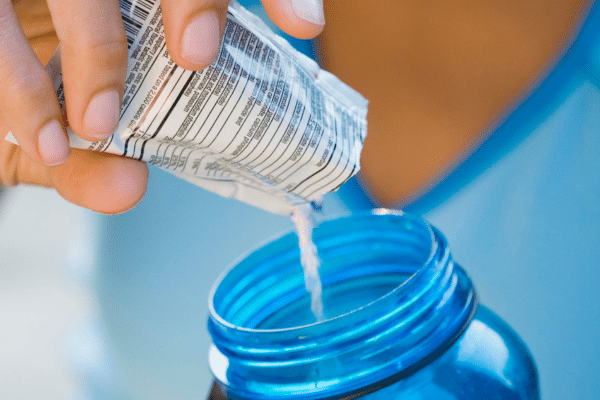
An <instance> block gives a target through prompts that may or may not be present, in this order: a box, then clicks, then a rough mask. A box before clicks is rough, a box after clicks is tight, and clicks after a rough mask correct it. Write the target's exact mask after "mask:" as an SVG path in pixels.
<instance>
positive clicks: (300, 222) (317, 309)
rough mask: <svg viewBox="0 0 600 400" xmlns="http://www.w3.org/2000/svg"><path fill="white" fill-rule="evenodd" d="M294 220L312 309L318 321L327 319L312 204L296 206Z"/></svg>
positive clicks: (293, 213)
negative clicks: (313, 238) (314, 238)
mask: <svg viewBox="0 0 600 400" xmlns="http://www.w3.org/2000/svg"><path fill="white" fill-rule="evenodd" d="M292 221H293V222H294V225H296V231H297V233H298V245H299V247H300V263H301V264H302V269H303V270H304V285H305V286H306V290H307V291H308V292H309V293H310V309H311V310H312V313H313V314H314V316H315V317H316V318H317V321H322V320H324V319H325V315H324V313H323V287H322V286H321V277H320V276H319V265H321V260H320V259H319V255H318V253H317V247H316V246H315V244H314V243H313V241H312V230H313V226H314V222H313V214H312V206H311V205H310V204H303V205H301V206H296V207H295V208H294V210H293V212H292Z"/></svg>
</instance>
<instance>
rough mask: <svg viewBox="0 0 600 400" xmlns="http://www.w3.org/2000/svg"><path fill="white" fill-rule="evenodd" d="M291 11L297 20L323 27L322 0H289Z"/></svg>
mask: <svg viewBox="0 0 600 400" xmlns="http://www.w3.org/2000/svg"><path fill="white" fill-rule="evenodd" d="M291 2H292V9H293V10H294V13H295V14H296V16H297V17H298V18H302V19H303V20H305V21H308V22H312V23H313V24H317V25H325V14H324V13H323V0H291Z"/></svg>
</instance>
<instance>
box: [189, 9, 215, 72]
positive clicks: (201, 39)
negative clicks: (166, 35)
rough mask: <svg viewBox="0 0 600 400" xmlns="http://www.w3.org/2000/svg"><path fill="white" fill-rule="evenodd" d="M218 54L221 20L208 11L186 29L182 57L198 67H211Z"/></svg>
mask: <svg viewBox="0 0 600 400" xmlns="http://www.w3.org/2000/svg"><path fill="white" fill-rule="evenodd" d="M218 54H219V18H218V17H217V14H216V13H215V12H214V11H206V12H203V13H202V14H200V15H198V16H197V17H196V18H194V19H193V20H192V22H190V24H189V25H188V26H187V28H185V31H184V32H183V41H182V48H181V57H183V58H184V59H186V60H187V61H189V62H191V63H194V64H197V65H209V64H211V63H212V62H213V61H214V60H215V58H216V57H217V55H218Z"/></svg>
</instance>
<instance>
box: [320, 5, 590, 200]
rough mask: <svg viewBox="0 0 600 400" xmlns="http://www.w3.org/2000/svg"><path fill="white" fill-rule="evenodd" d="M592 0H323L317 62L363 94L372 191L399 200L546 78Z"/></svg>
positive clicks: (366, 175)
mask: <svg viewBox="0 0 600 400" xmlns="http://www.w3.org/2000/svg"><path fill="white" fill-rule="evenodd" d="M590 4H591V1H590V0H585V1H584V0H506V1H496V0H454V1H445V0H433V1H427V2H424V1H422V0H402V1H398V0H387V1H377V2H372V1H363V0H344V1H325V6H326V10H325V11H326V15H325V16H326V20H327V25H326V30H325V33H324V35H323V36H322V39H321V57H322V62H323V63H324V64H325V66H326V68H327V69H329V70H332V71H333V72H334V73H335V74H336V75H338V76H339V77H340V78H341V79H342V80H343V81H345V82H346V83H348V84H350V85H351V86H353V87H355V88H356V89H358V90H359V91H360V92H361V93H362V94H363V95H365V96H366V97H367V98H368V99H369V100H370V106H369V134H368V137H367V140H366V142H365V147H364V152H363V158H362V166H363V168H362V171H361V179H362V181H363V182H365V183H366V185H367V186H368V188H369V190H370V192H371V193H372V194H373V195H374V196H375V197H376V198H378V199H379V200H380V201H381V202H382V204H385V205H397V204H402V203H403V202H407V201H410V199H411V198H414V197H415V196H418V195H419V194H420V193H422V192H423V191H424V190H426V189H427V188H429V187H431V186H432V185H434V184H435V183H436V182H438V181H439V180H441V179H443V178H444V176H446V174H447V173H448V172H449V171H451V170H452V169H453V168H454V167H455V166H456V165H457V164H458V163H460V162H461V161H462V160H463V159H464V158H465V157H467V156H468V155H469V154H471V153H472V151H473V150H474V149H475V148H476V147H477V146H478V144H479V143H481V141H483V140H484V139H485V138H486V137H487V135H488V134H489V131H490V127H491V126H492V125H493V124H494V122H495V121H497V120H498V119H499V118H501V117H502V115H504V114H505V112H506V110H507V109H509V108H510V107H511V105H513V104H514V103H515V102H516V101H518V99H520V98H522V96H523V94H525V93H527V92H528V91H529V90H531V87H532V86H534V84H535V83H536V82H537V81H538V80H539V78H540V77H542V76H544V74H545V73H546V71H547V70H548V68H549V67H550V66H551V65H552V64H553V63H554V62H555V61H556V60H557V59H558V57H559V56H560V55H561V54H562V52H563V51H564V49H565V46H566V45H567V44H569V42H571V41H572V40H573V39H574V37H575V35H576V33H577V31H578V28H579V26H580V24H581V21H582V19H583V17H584V15H585V13H586V11H587V10H588V7H589V6H590Z"/></svg>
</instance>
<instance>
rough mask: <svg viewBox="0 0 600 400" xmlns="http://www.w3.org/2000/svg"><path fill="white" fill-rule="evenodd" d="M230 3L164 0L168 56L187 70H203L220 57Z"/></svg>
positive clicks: (208, 0) (206, 0)
mask: <svg viewBox="0 0 600 400" xmlns="http://www.w3.org/2000/svg"><path fill="white" fill-rule="evenodd" d="M228 3H229V0H163V1H162V3H161V7H162V13H163V25H164V27H165V36H166V40H167V47H168V49H169V55H170V56H171V58H173V61H175V63H177V65H179V66H181V67H183V68H185V69H190V70H199V69H203V68H206V67H207V66H209V65H210V64H212V62H213V61H214V60H215V58H216V57H217V55H218V54H219V47H220V43H221V37H222V36H223V32H224V31H225V23H226V22H227V5H228Z"/></svg>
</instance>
